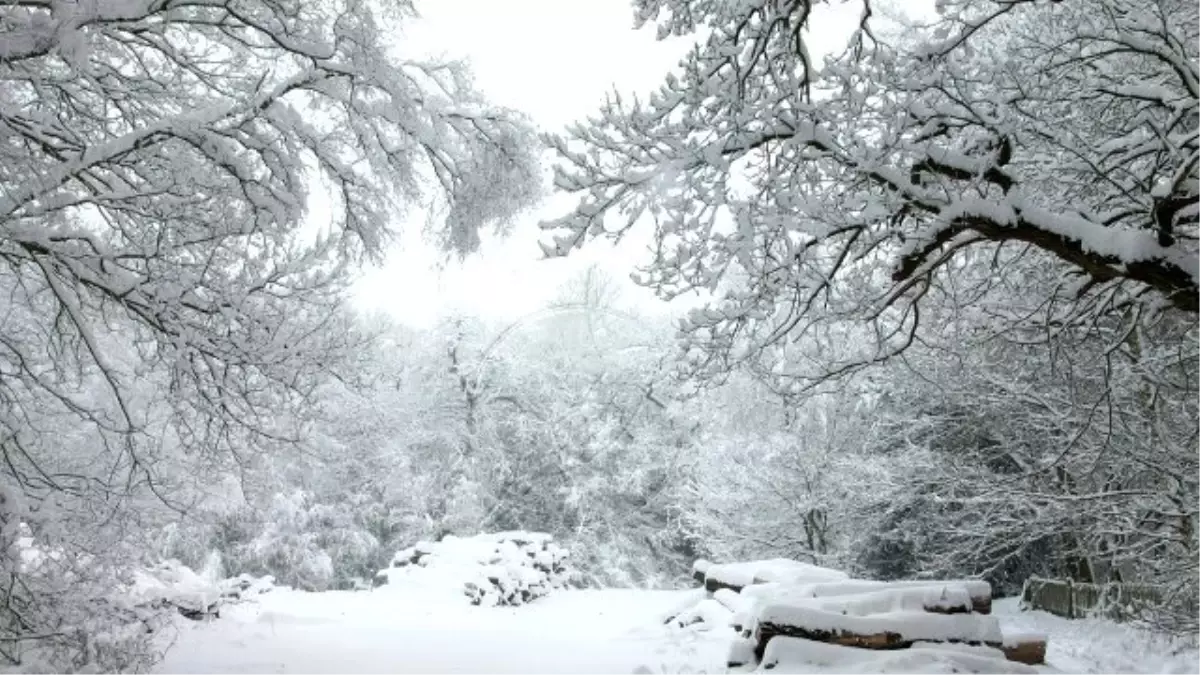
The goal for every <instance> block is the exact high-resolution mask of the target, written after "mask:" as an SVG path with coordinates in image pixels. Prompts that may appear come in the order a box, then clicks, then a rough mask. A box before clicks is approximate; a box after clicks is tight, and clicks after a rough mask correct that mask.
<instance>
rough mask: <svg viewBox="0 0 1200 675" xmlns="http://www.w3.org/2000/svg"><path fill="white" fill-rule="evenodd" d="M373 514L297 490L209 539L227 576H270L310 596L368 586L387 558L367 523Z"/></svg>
mask: <svg viewBox="0 0 1200 675" xmlns="http://www.w3.org/2000/svg"><path fill="white" fill-rule="evenodd" d="M372 513H373V512H371V511H366V510H364V512H363V513H361V514H359V513H355V512H353V511H352V510H351V508H350V507H349V506H347V505H345V504H342V505H338V504H330V503H324V502H320V501H317V500H316V499H315V498H314V497H313V496H312V495H311V494H309V493H306V492H304V491H301V490H293V491H290V492H287V493H278V494H276V495H274V496H273V497H272V498H271V499H270V500H269V501H268V503H267V506H266V508H265V509H261V510H259V509H253V508H249V507H247V508H242V509H239V510H237V511H235V512H233V513H231V514H228V515H226V516H223V517H221V518H219V519H218V520H217V522H216V524H215V525H214V526H213V527H212V528H211V530H210V534H209V537H208V540H209V543H210V545H211V547H212V548H213V549H215V550H217V551H220V552H221V554H222V555H223V556H224V559H225V566H226V568H227V571H228V572H229V573H233V574H251V575H254V576H264V575H270V576H272V577H274V578H275V579H276V580H278V582H279V583H281V584H284V585H287V586H292V587H295V588H299V589H302V590H307V591H324V590H329V589H333V588H341V589H347V588H357V587H364V586H368V585H369V582H368V580H369V579H370V576H371V574H372V573H373V572H374V571H375V570H377V569H378V568H379V567H380V565H382V564H385V563H386V561H387V555H388V553H387V549H386V548H384V546H385V545H386V543H385V542H380V541H379V539H378V538H377V537H376V536H375V535H374V534H372V533H371V532H370V531H368V526H369V523H365V522H363V519H364V518H365V517H366V516H370V515H372Z"/></svg>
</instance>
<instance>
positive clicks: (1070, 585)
mask: <svg viewBox="0 0 1200 675" xmlns="http://www.w3.org/2000/svg"><path fill="white" fill-rule="evenodd" d="M1067 618H1068V619H1074V618H1075V580H1074V579H1072V578H1070V577H1067Z"/></svg>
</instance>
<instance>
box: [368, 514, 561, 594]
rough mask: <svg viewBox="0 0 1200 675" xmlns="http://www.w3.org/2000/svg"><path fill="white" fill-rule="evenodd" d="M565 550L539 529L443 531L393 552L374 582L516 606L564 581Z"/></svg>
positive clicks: (397, 588) (392, 586) (554, 587)
mask: <svg viewBox="0 0 1200 675" xmlns="http://www.w3.org/2000/svg"><path fill="white" fill-rule="evenodd" d="M567 558H568V554H567V551H566V550H565V549H563V548H561V547H559V546H558V545H557V544H555V543H554V541H553V537H551V535H548V534H545V533H541V532H521V531H514V532H496V533H490V534H478V535H475V536H472V537H456V536H453V535H447V536H446V537H444V538H443V539H442V540H441V541H439V542H437V543H432V542H427V541H422V542H418V543H417V544H416V545H414V546H410V547H408V548H406V549H403V550H401V551H399V552H397V553H396V555H395V556H393V558H392V566H391V567H389V568H387V569H385V570H380V571H379V573H378V574H376V576H375V585H376V586H377V587H384V588H387V589H391V590H398V591H404V592H406V593H410V594H418V595H429V594H433V595H438V596H444V595H447V594H458V595H465V596H466V597H467V598H468V599H469V600H470V602H471V604H473V605H485V606H497V605H502V606H507V605H521V604H524V603H527V602H530V601H532V600H535V599H537V598H539V597H542V596H544V595H546V594H547V593H549V592H550V591H551V590H554V589H556V588H562V587H563V586H566V585H567V582H568V580H569V579H570V570H569V569H568V567H567V564H566V561H567Z"/></svg>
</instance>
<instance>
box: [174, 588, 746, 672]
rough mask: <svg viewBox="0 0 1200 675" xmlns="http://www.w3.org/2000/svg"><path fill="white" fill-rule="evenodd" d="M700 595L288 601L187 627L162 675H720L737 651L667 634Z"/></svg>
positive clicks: (367, 595)
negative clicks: (668, 619)
mask: <svg viewBox="0 0 1200 675" xmlns="http://www.w3.org/2000/svg"><path fill="white" fill-rule="evenodd" d="M696 599H697V592H696V591H637V590H604V591H586V590H582V591H581V590H573V591H561V592H557V593H554V594H552V595H550V596H547V597H545V598H541V599H539V600H537V601H536V602H533V603H531V604H529V605H525V606H522V607H472V606H470V605H468V604H467V603H466V601H465V599H459V600H458V601H457V602H430V601H429V600H430V599H428V598H426V599H420V598H415V599H413V600H412V601H411V602H408V601H406V597H405V594H403V593H397V592H392V591H387V590H384V589H380V591H373V592H350V591H346V592H327V593H302V592H297V591H290V590H285V589H277V590H275V591H273V592H271V593H269V594H267V595H264V596H261V597H260V598H259V599H258V601H257V602H255V603H249V602H248V603H243V604H240V605H236V606H233V607H229V608H225V609H223V610H222V618H221V619H218V620H215V621H211V622H207V623H195V622H186V621H183V622H180V629H179V633H178V635H177V636H176V639H175V644H174V645H173V646H172V647H171V649H170V650H169V651H168V652H167V657H166V659H165V660H164V661H163V662H162V663H161V664H160V665H159V667H158V669H157V670H158V672H162V673H201V672H205V673H234V672H238V673H246V672H255V673H334V672H336V673H378V672H388V673H633V672H635V671H640V672H655V673H659V672H689V673H693V672H694V673H700V672H721V671H722V670H723V666H724V662H725V655H726V649H727V644H728V643H727V641H726V640H723V639H715V640H714V639H710V638H709V637H706V636H702V635H700V634H697V633H695V632H691V631H679V630H674V631H672V630H670V629H668V628H667V627H665V626H663V625H662V620H663V618H664V617H665V616H667V615H668V614H670V613H672V611H673V610H675V609H677V608H679V607H681V606H683V605H686V604H693V603H695V602H696Z"/></svg>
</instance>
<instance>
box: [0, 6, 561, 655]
mask: <svg viewBox="0 0 1200 675" xmlns="http://www.w3.org/2000/svg"><path fill="white" fill-rule="evenodd" d="M412 14H413V10H412V8H411V6H409V4H408V3H406V2H385V3H375V2H367V1H359V0H332V1H330V2H304V1H300V0H245V1H237V2H195V1H192V0H121V1H111V2H109V1H103V2H74V1H63V2H58V1H54V2H49V1H47V2H41V1H31V2H26V1H19V2H3V3H0V33H2V34H3V38H2V39H0V130H2V131H0V295H2V296H3V297H4V298H5V300H4V301H3V302H0V311H2V313H3V319H2V320H0V449H2V451H3V457H4V458H5V460H6V461H5V462H3V466H2V468H0V473H2V474H3V480H4V481H5V482H6V483H9V484H11V485H13V486H14V487H15V488H16V489H17V490H18V491H19V492H23V493H25V494H26V496H27V497H28V498H30V499H32V500H34V501H35V502H45V503H50V502H54V503H58V502H59V501H62V500H71V499H75V500H80V499H92V497H91V496H94V497H95V500H96V501H97V502H98V504H100V506H99V507H98V508H95V509H94V511H93V513H94V517H95V519H96V520H97V521H100V520H104V519H105V518H107V519H108V521H107V522H113V520H114V519H113V511H114V509H117V510H118V511H119V509H120V508H121V507H120V506H118V505H119V504H121V503H122V501H121V500H123V499H128V498H129V497H130V496H131V495H135V494H137V493H138V492H139V491H141V492H145V491H150V492H153V493H155V494H156V495H157V497H158V498H160V499H161V500H163V501H165V502H169V503H171V504H172V506H173V507H174V508H179V509H182V508H184V507H186V506H187V504H186V503H184V502H186V501H187V500H186V499H185V498H184V495H181V494H179V493H178V492H177V491H176V490H175V489H174V488H173V487H172V486H171V485H170V484H169V483H168V482H167V481H169V479H170V476H169V475H165V474H164V471H163V470H162V468H163V467H164V466H174V467H176V468H179V467H181V466H183V464H184V463H185V462H188V461H199V459H201V458H203V459H204V461H206V462H209V463H208V464H205V465H203V466H202V467H196V466H193V468H192V472H193V474H194V473H195V472H196V471H205V470H208V471H212V470H225V469H227V468H228V467H230V466H234V467H237V466H239V465H242V466H244V465H245V464H246V463H247V462H248V459H247V454H248V453H250V452H252V451H253V449H254V448H256V447H263V446H265V445H273V444H279V443H290V442H293V441H295V440H297V439H298V438H299V436H300V434H299V433H298V430H299V428H300V426H301V424H302V422H303V416H302V415H301V414H300V413H301V412H303V411H304V410H305V408H306V407H307V406H308V405H309V404H310V403H311V396H312V392H313V391H314V388H315V387H316V386H317V385H318V384H319V383H320V382H321V381H322V379H323V378H324V376H325V375H326V374H327V373H329V372H330V371H331V370H334V369H336V368H338V367H340V365H341V364H342V363H343V360H344V359H345V358H347V357H348V355H350V354H352V353H353V352H354V351H356V350H358V349H360V348H361V344H360V341H359V340H358V338H357V337H356V336H355V335H354V333H353V332H352V331H347V330H344V329H343V328H344V326H345V324H346V323H347V315H346V313H344V312H343V311H341V309H340V308H339V306H340V303H341V299H340V298H341V295H342V292H343V290H344V289H345V285H346V281H347V272H348V270H349V269H350V267H351V266H352V265H353V264H355V263H358V262H360V261H362V260H364V259H379V257H380V256H381V255H382V252H383V247H384V245H385V243H386V242H388V241H389V235H390V233H391V228H392V224H393V223H394V222H396V218H397V216H398V215H399V214H401V213H402V212H404V211H405V210H406V209H410V208H414V207H420V208H424V207H430V208H436V209H437V211H438V212H440V213H443V214H444V215H445V219H444V223H443V224H442V226H441V227H440V228H438V231H439V233H441V241H442V242H443V244H444V245H445V246H446V247H447V248H449V249H452V250H454V251H457V252H460V253H465V252H469V251H471V250H473V249H474V248H475V247H476V246H477V244H478V232H479V231H480V229H481V228H484V227H487V226H492V225H495V226H504V225H505V224H506V223H507V222H508V221H509V220H510V219H511V218H512V216H513V215H514V214H515V213H516V212H517V211H518V210H519V209H520V208H522V206H524V205H525V204H527V203H529V202H530V201H531V200H532V199H533V198H534V197H535V196H536V193H537V190H538V189H539V187H538V184H539V176H538V172H537V171H536V165H535V160H534V157H535V149H534V144H533V143H532V142H531V140H532V136H531V133H530V131H529V128H528V127H527V125H526V123H525V122H524V121H523V119H522V118H521V117H520V116H519V115H517V114H515V113H513V112H511V111H508V110H505V109H501V108H497V107H494V106H491V105H488V104H487V103H486V102H485V101H484V100H483V99H482V98H481V97H480V96H479V94H477V93H476V92H475V91H474V90H473V89H472V87H471V84H470V80H469V77H468V75H467V73H466V72H465V70H464V69H463V67H462V66H461V65H460V64H457V63H451V62H441V61H431V60H419V59H411V58H400V57H398V56H396V55H394V54H392V53H390V52H389V48H388V47H389V39H388V36H389V34H390V33H391V32H392V31H393V30H395V28H396V27H397V25H398V23H399V22H400V21H402V20H403V19H405V18H407V17H409V16H411V15H412ZM84 439H86V441H87V442H83V440H84ZM80 453H82V454H80ZM218 461H219V462H220V463H221V465H218V464H217V463H216V462H218ZM183 473H186V472H183ZM89 495H91V496H89ZM87 510H88V509H79V508H77V509H75V512H76V513H85V512H87ZM33 511H36V512H37V513H38V514H39V516H38V517H39V518H43V519H50V518H53V517H56V516H52V515H50V514H52V513H55V511H54V509H47V508H38V509H31V510H30V512H33ZM118 520H119V519H118ZM31 524H32V525H33V526H34V528H35V537H36V536H43V534H44V533H41V532H38V531H37V528H38V524H37V523H31ZM62 529H63V530H64V531H66V532H68V534H67V535H65V536H67V537H68V538H69V537H71V536H75V535H70V534H69V532H71V531H75V532H78V531H79V530H78V529H75V530H71V528H62ZM10 597H11V596H10ZM8 609H9V610H12V611H16V610H15V609H14V607H9V608H8ZM6 611H7V610H6ZM4 616H5V617H7V618H4V619H3V620H2V621H0V631H4V635H3V640H4V644H5V645H6V647H5V649H6V650H7V651H6V653H8V654H15V653H19V652H20V649H17V648H16V647H19V646H20V645H21V640H23V639H24V637H25V636H34V635H45V634H55V633H57V632H60V631H61V630H66V629H65V628H62V627H61V626H54V625H34V624H32V623H28V622H22V621H19V620H16V619H13V620H9V619H10V618H11V617H8V615H4ZM10 647H11V649H10ZM100 667H106V666H104V665H103V664H100Z"/></svg>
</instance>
